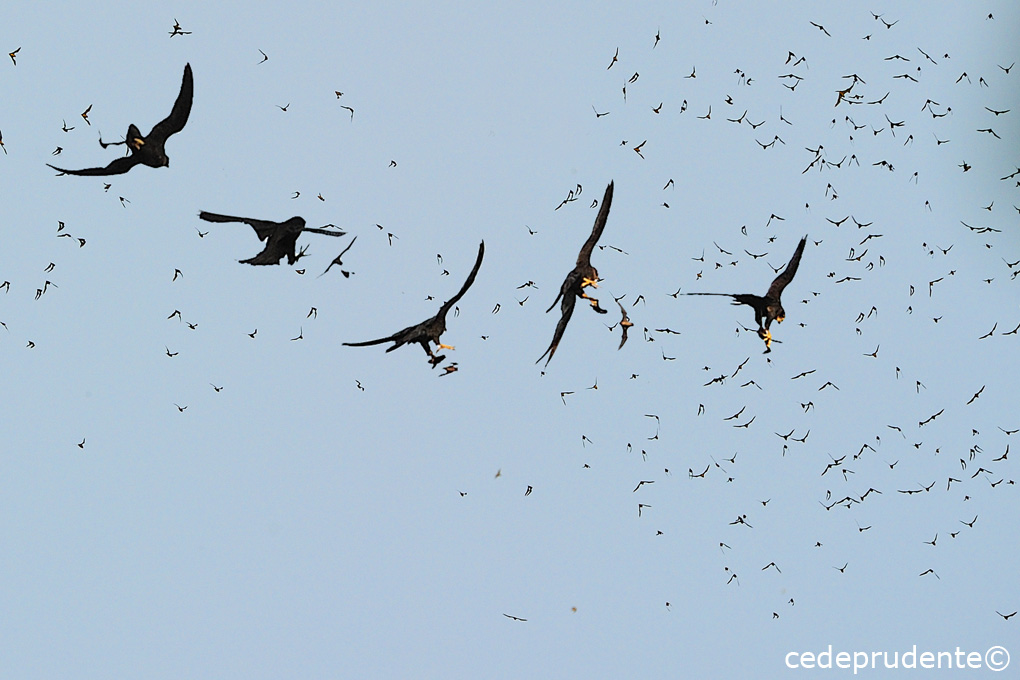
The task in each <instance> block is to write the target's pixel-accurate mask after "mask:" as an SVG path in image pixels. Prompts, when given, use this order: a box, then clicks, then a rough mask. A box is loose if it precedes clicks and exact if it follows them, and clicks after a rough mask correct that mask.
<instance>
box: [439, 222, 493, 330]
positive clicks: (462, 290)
mask: <svg viewBox="0 0 1020 680" xmlns="http://www.w3.org/2000/svg"><path fill="white" fill-rule="evenodd" d="M484 255H485V241H482V242H481V243H479V244H478V257H477V258H476V259H475V266H474V267H472V268H471V273H470V274H468V277H467V281H465V282H464V285H463V286H461V287H460V290H459V291H457V294H456V295H454V296H453V297H452V298H450V299H449V300H447V301H446V302H445V303H443V306H442V307H440V308H439V313H438V314H436V316H435V318H437V319H443V318H446V313H447V312H449V311H450V309H451V308H453V306H454V305H455V304H457V301H458V300H460V299H461V298H462V297H464V293H466V292H467V289H468V288H470V287H471V284H472V283H474V282H475V275H476V274H477V273H478V268H479V267H481V266H482V257H483V256H484Z"/></svg>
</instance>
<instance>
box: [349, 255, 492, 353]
mask: <svg viewBox="0 0 1020 680" xmlns="http://www.w3.org/2000/svg"><path fill="white" fill-rule="evenodd" d="M484 255H485V241H482V242H481V243H480V244H478V258H477V259H476V260H475V266H474V267H472V269H471V273H470V274H468V277H467V281H465V282H464V285H463V286H461V288H460V290H459V291H457V294H456V295H454V296H453V297H452V298H450V299H449V300H447V301H446V302H445V303H443V306H442V307H440V308H439V312H437V313H436V315H435V316H434V317H432V318H431V319H427V320H425V321H422V322H421V323H419V324H416V325H414V326H408V327H407V328H405V329H404V330H401V331H397V332H396V333H394V334H393V335H389V336H386V337H385V338H378V339H376V340H366V341H364V342H345V343H344V345H345V346H347V347H367V346H368V345H381V344H382V343H384V342H392V343H393V346H392V347H387V348H386V351H387V352H392V351H393V350H395V349H396V348H398V347H400V346H401V345H407V344H409V343H413V342H417V343H418V344H419V345H421V347H422V349H424V350H425V353H426V354H428V355H429V363H430V364H432V367H433V368H435V367H436V365H437V364H439V362H441V361H442V360H443V359H445V358H446V357H445V356H436V354H435V353H434V352H433V351H432V348H431V347H430V346H429V342H433V343H435V345H436V349H453V347H452V346H451V345H444V344H442V343H441V342H440V340H439V337H440V336H441V335H442V334H443V333H444V332H446V314H447V313H448V312H449V311H450V310H451V309H453V306H454V305H455V304H457V301H458V300H460V299H461V298H462V297H464V293H466V292H467V290H468V288H470V287H471V284H472V283H474V282H475V275H476V274H478V268H479V267H481V266H482V257H483V256H484Z"/></svg>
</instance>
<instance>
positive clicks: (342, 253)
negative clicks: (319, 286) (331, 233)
mask: <svg viewBox="0 0 1020 680" xmlns="http://www.w3.org/2000/svg"><path fill="white" fill-rule="evenodd" d="M357 240H358V237H357V236H355V237H354V238H352V239H351V242H350V243H348V244H347V247H346V248H344V249H343V252H341V253H340V254H339V255H337V256H336V257H334V258H333V261H332V262H330V263H329V267H326V271H325V272H322V274H319V276H324V275H325V274H326V272H328V271H329V270H330V268H332V266H333V265H335V264H336V265H340V266H341V267H342V266H343V264H344V263H343V262H341V261H340V258H342V257H343V256H344V255H345V254H347V251H348V250H350V249H351V246H353V245H354V242H355V241H357ZM340 273H341V274H343V275H344V278H350V277H351V273H350V272H345V271H343V270H342V269H341V270H340Z"/></svg>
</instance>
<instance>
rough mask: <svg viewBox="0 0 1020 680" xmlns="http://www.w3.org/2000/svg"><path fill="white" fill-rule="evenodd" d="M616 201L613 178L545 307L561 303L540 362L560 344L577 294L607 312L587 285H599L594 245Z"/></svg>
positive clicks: (539, 359)
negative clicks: (569, 267)
mask: <svg viewBox="0 0 1020 680" xmlns="http://www.w3.org/2000/svg"><path fill="white" fill-rule="evenodd" d="M612 203H613V183H612V182H610V183H609V186H607V187H606V193H605V195H604V196H603V197H602V206H601V207H600V208H599V214H598V216H597V217H596V218H595V226H594V227H592V230H591V236H589V237H588V240H587V241H585V242H584V245H583V246H581V252H580V253H578V255H577V264H576V265H574V268H573V269H572V270H571V271H570V273H569V274H567V278H565V279H564V280H563V285H562V286H560V292H559V295H557V296H556V299H555V300H553V303H552V304H551V305H550V306H549V309H547V310H545V311H546V313H549V312H550V311H552V308H553V307H555V306H556V303H557V302H559V303H560V320H559V322H558V323H557V324H556V331H555V332H554V333H553V339H552V343H550V344H549V349H547V350H546V351H545V352H543V353H542V356H540V357H539V358H538V361H536V362H535V363H536V364H537V363H538V362H539V361H541V360H542V359H543V358H545V356H546V355H547V354H548V355H549V358H548V359H546V360H545V365H546V366H548V365H549V362H550V361H552V358H553V355H554V354H555V353H556V348H557V347H558V346H559V344H560V339H561V338H563V331H565V330H566V329H567V323H568V322H569V321H570V317H571V315H572V314H573V313H574V303H576V302H577V298H583V299H585V300H587V301H588V302H589V303H590V304H591V306H592V308H594V310H595V311H596V312H598V313H599V314H605V313H606V310H604V309H602V308H601V307H599V301H598V300H596V299H595V298H593V297H589V296H588V295H587V294H586V293H585V292H584V289H585V288H587V287H588V286H591V287H592V288H598V281H599V273H598V271H597V270H596V269H595V267H593V266H591V252H592V250H594V249H595V244H596V243H598V242H599V238H600V237H601V236H602V230H603V229H605V227H606V220H607V219H608V218H609V206H610V205H612Z"/></svg>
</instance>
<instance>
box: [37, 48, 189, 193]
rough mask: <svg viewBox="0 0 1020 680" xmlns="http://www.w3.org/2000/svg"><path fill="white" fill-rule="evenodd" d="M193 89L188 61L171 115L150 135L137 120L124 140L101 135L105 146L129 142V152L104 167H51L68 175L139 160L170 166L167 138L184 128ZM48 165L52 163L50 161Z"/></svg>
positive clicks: (115, 169) (113, 169) (111, 170)
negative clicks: (103, 137) (143, 132)
mask: <svg viewBox="0 0 1020 680" xmlns="http://www.w3.org/2000/svg"><path fill="white" fill-rule="evenodd" d="M194 90H195V84H194V81H193V80H192V76H191V64H185V65H184V78H183V79H182V80H181V91H180V93H179V94H178V95H177V101H175V102H174V107H173V109H171V111H170V115H169V116H167V117H166V118H164V119H163V120H162V121H160V122H158V123H156V125H155V126H154V127H153V128H152V130H151V131H150V132H149V134H148V135H146V136H145V137H143V136H142V133H141V131H140V130H139V129H138V128H137V127H135V125H134V124H131V125H129V126H128V131H127V137H125V139H124V141H123V142H104V141H103V140H102V139H100V140H99V144H100V145H102V147H103V148H104V149H105V148H106V147H108V146H114V145H117V144H124V145H126V146H127V148H128V149H129V150H130V151H131V155H130V156H124V157H122V158H118V159H117V160H115V161H113V162H112V163H110V164H109V165H107V166H106V167H105V168H85V169H83V170H65V169H63V168H58V167H56V166H53V165H50V167H51V168H53V169H54V170H56V171H57V172H59V173H61V174H65V175H121V174H123V173H125V172H127V171H128V170H130V169H131V168H133V167H135V166H136V165H138V164H139V163H141V164H142V165H148V166H149V167H150V168H163V167H170V159H169V158H167V156H166V149H165V146H166V140H167V139H168V138H169V137H170V135H173V134H176V133H178V132H180V131H181V130H183V129H184V125H185V123H187V122H188V116H189V115H190V114H191V100H192V97H193V95H194ZM89 108H91V107H89ZM47 165H49V164H48V163H47Z"/></svg>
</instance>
